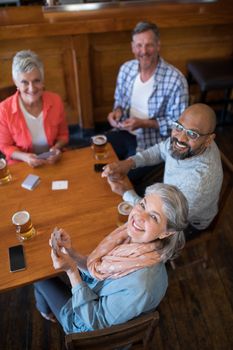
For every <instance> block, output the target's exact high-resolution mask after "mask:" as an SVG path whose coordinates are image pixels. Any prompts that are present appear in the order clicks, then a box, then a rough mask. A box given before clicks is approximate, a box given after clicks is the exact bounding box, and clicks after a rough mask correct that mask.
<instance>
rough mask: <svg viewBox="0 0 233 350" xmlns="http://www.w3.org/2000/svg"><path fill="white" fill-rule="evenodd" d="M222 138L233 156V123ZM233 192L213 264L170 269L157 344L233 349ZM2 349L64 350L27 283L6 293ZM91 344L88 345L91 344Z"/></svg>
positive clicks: (1, 298)
mask: <svg viewBox="0 0 233 350" xmlns="http://www.w3.org/2000/svg"><path fill="white" fill-rule="evenodd" d="M217 134H218V135H217V143H218V145H219V146H220V148H221V149H222V150H223V151H224V152H225V153H226V154H227V156H228V157H229V158H230V159H231V161H232V162H233V127H232V126H231V127H224V128H222V129H218V132H217ZM232 208H233V194H232V196H231V200H230V203H229V206H228V210H227V211H226V213H225V217H224V220H223V222H222V224H221V239H220V240H219V243H218V247H217V251H216V252H215V254H214V256H213V259H212V260H211V262H210V266H209V268H208V269H203V268H202V266H201V265H195V266H192V267H189V268H181V269H179V270H177V271H175V272H174V271H172V270H170V269H169V276H170V285H169V288H168V292H167V294H166V296H165V298H164V300H163V301H162V303H161V304H160V306H159V312H160V323H159V327H158V329H157V331H156V333H155V336H154V340H155V344H156V346H155V349H156V350H162V349H171V350H176V349H177V350H181V349H182V350H187V349H188V350H204V349H208V350H230V349H233V336H232V334H233V331H232V330H233V312H232V307H233V258H232V255H233V249H232V248H233V209H232ZM0 349H2V350H64V349H65V346H64V335H63V333H62V332H61V330H60V328H59V327H58V326H57V325H56V324H52V323H50V322H48V321H46V320H44V319H42V318H41V316H40V315H39V313H38V312H37V311H36V308H35V306H34V297H33V288H32V286H27V287H24V288H21V289H17V290H13V291H10V292H7V293H3V294H1V295H0ZM87 350H88V349H87Z"/></svg>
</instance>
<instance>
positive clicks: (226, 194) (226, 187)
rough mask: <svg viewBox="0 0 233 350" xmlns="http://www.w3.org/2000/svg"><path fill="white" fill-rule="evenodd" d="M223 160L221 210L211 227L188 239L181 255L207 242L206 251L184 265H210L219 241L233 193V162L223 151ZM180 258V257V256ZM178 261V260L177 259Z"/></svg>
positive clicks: (174, 266)
mask: <svg viewBox="0 0 233 350" xmlns="http://www.w3.org/2000/svg"><path fill="white" fill-rule="evenodd" d="M221 160H222V166H223V184H222V188H221V192H220V197H219V204H218V207H219V210H218V214H217V215H216V217H215V218H214V220H213V221H212V223H211V224H210V226H209V227H207V228H206V229H204V230H202V231H201V233H200V234H199V235H197V236H196V237H193V239H191V240H188V241H187V242H186V244H185V248H184V250H183V251H182V252H181V256H183V257H184V256H185V255H186V254H185V253H186V252H187V250H188V249H189V248H191V247H196V246H198V245H200V244H202V245H203V244H205V249H204V253H203V255H202V256H199V257H195V258H192V260H191V261H190V260H189V259H188V260H187V262H185V263H184V264H182V265H181V266H183V265H186V266H187V265H192V264H195V263H198V262H202V264H203V267H207V266H208V259H209V257H210V256H211V255H212V253H213V250H214V248H215V244H216V241H217V231H218V230H219V229H220V228H221V220H222V217H223V215H224V214H225V210H226V207H227V203H228V199H229V198H230V196H231V195H232V188H233V164H232V163H231V161H230V160H229V159H228V158H227V157H226V156H225V155H224V153H223V152H221ZM178 260H179V258H178ZM177 262H178V261H177ZM170 264H171V266H172V268H173V269H176V267H178V266H179V265H177V263H176V261H170Z"/></svg>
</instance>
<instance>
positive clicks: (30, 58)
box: [12, 50, 44, 81]
mask: <svg viewBox="0 0 233 350" xmlns="http://www.w3.org/2000/svg"><path fill="white" fill-rule="evenodd" d="M35 68H36V69H38V70H39V72H40V75H41V79H42V80H44V66H43V63H42V61H41V60H40V58H39V56H38V55H37V54H36V53H35V52H33V51H31V50H23V51H19V52H17V54H16V55H15V56H14V58H13V63H12V76H13V79H14V81H16V80H17V79H18V74H19V73H27V72H31V71H32V70H33V69H35Z"/></svg>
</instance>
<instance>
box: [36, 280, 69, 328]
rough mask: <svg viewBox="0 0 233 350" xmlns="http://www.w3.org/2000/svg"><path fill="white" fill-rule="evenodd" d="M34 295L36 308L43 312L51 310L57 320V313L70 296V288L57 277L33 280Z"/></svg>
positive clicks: (46, 312) (47, 312)
mask: <svg viewBox="0 0 233 350" xmlns="http://www.w3.org/2000/svg"><path fill="white" fill-rule="evenodd" d="M34 295H35V299H36V307H37V309H38V310H39V311H40V312H43V313H45V314H49V313H50V312H52V313H53V314H54V315H55V316H56V318H57V320H58V321H59V322H60V318H59V313H60V311H61V309H62V307H63V306H64V305H65V304H66V303H67V301H68V300H69V299H70V298H71V296H72V294H71V288H70V287H69V286H68V285H67V284H66V283H65V282H63V281H62V280H61V279H60V278H59V277H54V278H50V279H47V280H43V281H39V282H35V283H34ZM60 323H61V322H60Z"/></svg>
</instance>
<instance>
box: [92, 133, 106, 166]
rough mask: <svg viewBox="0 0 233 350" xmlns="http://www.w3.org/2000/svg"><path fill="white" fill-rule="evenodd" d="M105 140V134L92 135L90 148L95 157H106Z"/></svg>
mask: <svg viewBox="0 0 233 350" xmlns="http://www.w3.org/2000/svg"><path fill="white" fill-rule="evenodd" d="M107 142H108V141H107V137H106V136H105V135H96V136H93V137H92V148H93V151H94V157H95V159H97V160H102V159H105V158H107V156H108V152H107Z"/></svg>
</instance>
